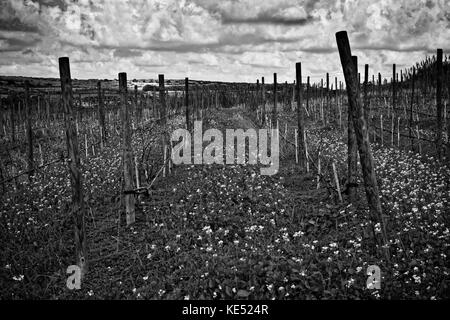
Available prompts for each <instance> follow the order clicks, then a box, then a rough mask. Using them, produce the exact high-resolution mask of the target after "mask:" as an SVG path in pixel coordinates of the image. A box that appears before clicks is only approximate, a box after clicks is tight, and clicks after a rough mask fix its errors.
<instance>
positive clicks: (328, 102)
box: [325, 72, 331, 122]
mask: <svg viewBox="0 0 450 320" xmlns="http://www.w3.org/2000/svg"><path fill="white" fill-rule="evenodd" d="M325 101H326V108H325V110H326V111H325V114H328V122H331V108H330V74H329V73H328V72H327V91H326V100H325ZM326 118H327V117H325V119H326Z"/></svg>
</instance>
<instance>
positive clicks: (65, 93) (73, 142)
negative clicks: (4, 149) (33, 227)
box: [59, 57, 88, 276]
mask: <svg viewBox="0 0 450 320" xmlns="http://www.w3.org/2000/svg"><path fill="white" fill-rule="evenodd" d="M59 76H60V79H61V94H62V105H63V112H64V126H65V131H66V142H67V151H68V154H69V161H68V165H69V171H70V182H71V189H72V216H73V218H74V225H75V255H76V263H77V265H78V266H79V267H80V269H81V275H82V276H83V275H84V274H85V273H86V272H87V266H88V264H87V263H88V260H87V241H86V232H85V224H84V216H85V206H84V199H83V181H82V175H81V172H80V156H79V154H78V137H77V132H76V130H75V119H76V114H75V112H74V109H73V93H72V80H71V76H70V64H69V58H67V57H62V58H59Z"/></svg>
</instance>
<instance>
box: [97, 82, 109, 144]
mask: <svg viewBox="0 0 450 320" xmlns="http://www.w3.org/2000/svg"><path fill="white" fill-rule="evenodd" d="M97 95H98V123H99V125H100V130H101V131H102V139H103V143H106V139H107V137H106V135H107V131H106V124H105V109H104V104H103V95H102V83H101V81H98V82H97Z"/></svg>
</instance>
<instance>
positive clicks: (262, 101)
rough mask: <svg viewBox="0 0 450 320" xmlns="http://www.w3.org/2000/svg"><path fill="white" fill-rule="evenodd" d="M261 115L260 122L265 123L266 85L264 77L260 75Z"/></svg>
mask: <svg viewBox="0 0 450 320" xmlns="http://www.w3.org/2000/svg"><path fill="white" fill-rule="evenodd" d="M261 103H262V106H261V117H262V124H263V125H264V124H266V121H265V120H266V87H265V85H264V77H261Z"/></svg>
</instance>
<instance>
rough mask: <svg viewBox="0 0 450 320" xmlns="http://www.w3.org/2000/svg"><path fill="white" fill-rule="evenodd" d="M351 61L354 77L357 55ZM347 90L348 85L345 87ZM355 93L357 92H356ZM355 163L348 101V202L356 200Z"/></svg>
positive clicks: (356, 147)
mask: <svg viewBox="0 0 450 320" xmlns="http://www.w3.org/2000/svg"><path fill="white" fill-rule="evenodd" d="M352 63H353V64H354V67H355V68H354V70H355V77H356V75H357V73H358V57H356V56H353V57H352ZM358 87H359V86H357V87H356V89H358ZM347 91H348V87H347ZM357 94H359V93H358V92H357ZM357 163H358V146H357V142H356V136H355V129H354V127H353V119H352V111H351V106H350V103H348V111H347V165H348V167H347V175H348V177H347V190H348V197H349V200H350V202H354V201H355V200H356V187H357V184H356V175H357Z"/></svg>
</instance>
